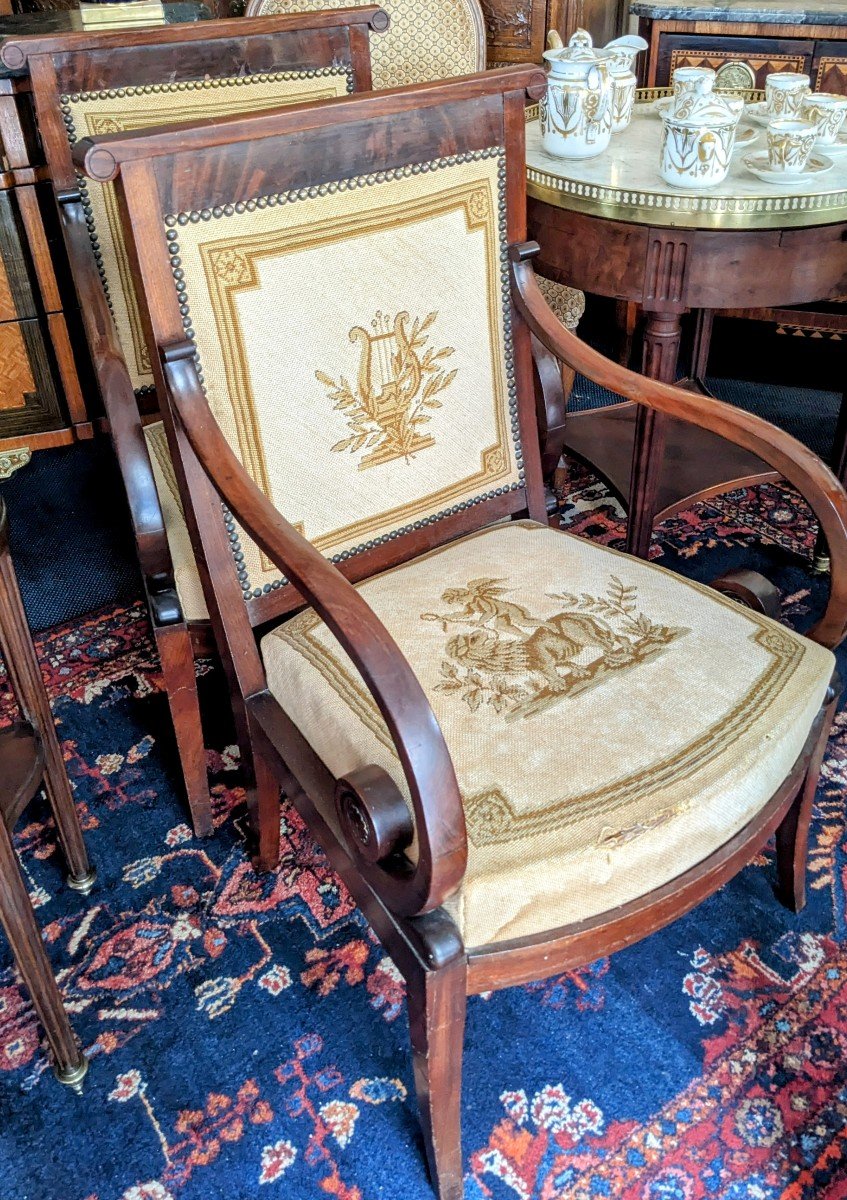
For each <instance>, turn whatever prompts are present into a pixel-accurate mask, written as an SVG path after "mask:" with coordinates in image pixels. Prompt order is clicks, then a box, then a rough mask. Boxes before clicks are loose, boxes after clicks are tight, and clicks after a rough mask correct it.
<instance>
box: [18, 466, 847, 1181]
mask: <svg viewBox="0 0 847 1200" xmlns="http://www.w3.org/2000/svg"><path fill="white" fill-rule="evenodd" d="M567 494H568V496H569V499H568V501H567V503H563V505H562V517H563V521H564V522H565V523H566V524H567V525H568V526H569V527H570V528H572V529H574V530H575V531H576V532H578V533H581V534H584V535H586V536H590V537H594V538H599V539H601V540H604V541H607V542H609V543H612V544H619V542H620V538H621V533H622V524H621V521H620V514H619V512H618V511H617V509H616V507H615V505H614V503H613V502H612V501H610V499H609V497H608V495H606V493H605V492H604V491H603V490H602V488H601V487H600V486H599V485H598V484H597V483H596V482H595V481H594V480H592V479H591V477H590V476H588V475H586V474H585V473H583V472H581V471H579V470H575V471H574V472H573V473H572V478H571V479H570V480H569V481H568V487H567ZM814 532H815V531H814V524H813V522H812V521H811V519H810V515H809V513H808V511H807V510H806V509H805V507H804V506H803V504H802V503H801V502H800V501H799V500H798V499H797V497H796V496H795V495H794V494H793V493H792V492H791V491H790V490H788V489H787V488H783V487H776V486H772V487H766V488H760V489H758V490H752V489H742V490H739V491H736V492H733V493H730V494H729V495H727V496H725V497H723V498H721V499H719V500H716V501H713V502H710V503H708V504H704V505H700V506H698V507H697V508H696V509H693V510H692V511H691V512H688V513H682V514H680V515H679V516H678V517H676V518H675V519H674V520H673V521H670V522H668V523H666V524H665V526H663V527H662V529H661V531H660V536H659V537H658V538H657V539H656V542H655V544H654V548H653V555H654V557H656V558H657V560H659V561H661V562H663V563H664V564H665V565H668V566H670V567H672V568H674V569H678V570H681V571H683V572H685V573H688V574H691V575H694V576H696V577H697V578H702V579H710V578H713V577H714V576H715V575H717V574H719V573H720V572H721V571H722V570H724V569H726V568H728V567H730V566H734V565H740V563H741V561H744V562H745V563H748V564H749V563H750V562H751V560H752V562H753V563H754V564H755V565H757V566H758V567H759V569H764V570H765V571H766V573H768V574H769V575H770V576H771V578H773V579H774V581H775V582H777V584H778V585H779V586H780V588H781V591H782V595H783V599H784V605H783V614H784V617H785V619H786V620H787V621H789V622H791V623H794V624H795V625H797V626H798V627H800V628H803V627H804V626H806V625H807V624H808V622H809V621H810V619H811V617H812V613H813V611H814V609H815V608H816V607H819V605H820V602H821V593H822V590H823V588H824V584H822V583H821V581H820V580H819V579H817V578H815V577H814V576H812V575H811V573H810V571H809V569H808V564H809V562H810V559H811V551H812V546H813V543H814ZM39 649H40V653H41V655H42V662H43V664H44V669H45V673H46V677H47V679H48V684H49V688H50V691H51V695H52V698H53V701H54V708H55V715H56V718H57V721H58V723H59V733H60V737H61V739H62V742H63V746H64V752H65V757H66V761H67V766H68V770H69V773H70V776H71V779H72V781H73V784H74V788H75V792H76V799H77V803H78V806H79V811H80V815H81V817H82V820H83V825H84V828H85V832H86V837H87V840H88V844H89V847H90V850H91V854H92V857H93V859H94V860H95V862H96V865H97V868H98V872H99V879H98V884H97V887H96V889H95V890H94V891H93V892H92V894H91V895H90V896H89V897H87V898H84V897H80V896H79V895H77V894H76V893H74V892H72V891H69V890H68V889H67V888H66V887H65V886H64V884H63V881H62V874H61V865H60V862H59V858H58V855H57V852H56V848H55V842H54V836H53V830H52V826H51V824H50V821H49V819H48V818H47V815H46V812H45V810H44V809H43V808H38V807H35V808H33V809H32V810H31V812H30V815H29V818H28V823H22V824H21V826H20V827H19V830H18V836H17V844H18V848H19V850H20V855H21V861H22V864H23V867H24V871H25V874H26V877H27V880H28V885H29V888H30V891H31V894H32V896H33V900H34V903H35V904H36V906H37V915H38V917H39V920H40V921H41V922H42V925H43V928H44V934H45V938H46V942H47V946H48V950H49V953H50V956H51V959H52V961H53V963H54V964H55V966H56V970H57V974H58V977H59V980H60V983H61V986H62V988H63V991H64V994H65V996H66V998H67V1003H68V1007H69V1009H70V1012H71V1015H72V1019H73V1021H74V1024H75V1026H76V1029H77V1030H78V1032H79V1034H80V1037H81V1039H82V1041H83V1043H84V1045H85V1047H86V1049H87V1051H88V1054H89V1056H90V1060H91V1069H90V1071H89V1075H88V1078H87V1080H86V1085H85V1094H84V1096H83V1097H82V1098H79V1097H76V1096H74V1095H73V1094H72V1093H70V1092H69V1091H67V1090H66V1089H63V1088H61V1087H60V1086H59V1085H58V1084H57V1083H56V1082H55V1081H54V1079H53V1076H52V1074H51V1072H50V1070H49V1064H48V1062H47V1059H46V1056H45V1052H44V1047H43V1045H42V1042H41V1039H40V1032H39V1028H38V1026H37V1023H36V1021H35V1019H34V1015H33V1010H32V1007H31V1005H30V1002H29V1000H28V998H27V996H26V995H25V993H24V992H23V989H22V988H21V987H20V986H19V983H18V980H17V978H16V975H15V972H14V969H13V967H12V965H11V960H10V956H9V953H8V949H7V946H6V944H5V941H4V940H3V939H0V1195H2V1197H3V1200H217V1198H221V1200H222V1198H224V1197H226V1200H241V1198H246V1197H261V1198H264V1197H268V1200H272V1198H273V1197H280V1198H284V1200H300V1198H301V1197H302V1198H304V1200H313V1198H314V1200H317V1198H318V1197H322V1196H324V1197H335V1198H336V1200H377V1198H381V1197H384V1198H386V1200H394V1198H395V1197H403V1200H429V1197H430V1196H431V1194H432V1193H431V1191H430V1190H429V1186H428V1183H427V1179H426V1174H425V1170H424V1166H423V1159H422V1154H421V1145H420V1139H419V1135H418V1132H417V1126H416V1119H415V1111H414V1093H413V1087H412V1079H411V1070H410V1060H409V1054H408V1049H407V1036H408V1030H407V1025H406V1018H405V1012H404V1005H403V987H402V982H401V980H400V978H399V976H398V974H397V972H396V970H395V969H394V967H393V965H392V963H391V962H390V960H389V959H388V958H387V957H386V955H385V953H384V952H383V951H382V950H381V948H380V947H379V945H378V944H377V943H376V942H375V941H374V940H373V938H372V937H371V935H370V934H369V932H368V930H367V928H366V926H365V924H364V923H363V921H362V919H361V917H360V915H359V914H358V912H357V911H356V909H355V907H354V905H353V904H352V903H351V901H350V898H349V896H348V895H347V894H346V892H345V890H344V888H343V887H342V886H341V885H340V884H339V882H338V881H337V880H336V879H335V877H334V876H333V874H332V872H331V871H330V870H329V868H328V866H327V864H326V862H325V860H324V858H323V856H322V855H321V853H320V852H319V850H318V849H317V848H316V847H315V845H314V844H313V843H312V841H311V839H310V837H309V835H308V833H307V831H306V830H305V829H304V827H303V825H302V824H301V823H300V821H299V820H298V819H297V817H296V816H295V815H294V814H293V813H292V812H291V811H290V810H285V811H284V814H283V859H282V863H281V866H280V868H279V870H278V871H277V872H276V873H275V874H273V875H268V876H258V875H256V874H255V873H254V872H253V870H252V869H251V866H250V864H249V860H248V859H247V858H246V857H245V853H244V796H243V791H242V788H241V786H240V778H239V762H238V754H237V751H236V749H235V747H234V746H233V735H232V732H231V729H230V728H229V725H228V720H227V715H226V714H227V703H226V695H225V692H224V690H223V684H222V681H221V679H220V677H219V675H218V673H217V671H215V670H214V669H213V668H212V667H211V666H210V665H204V666H203V668H202V677H201V681H200V682H201V688H202V689H203V693H204V696H203V700H204V705H205V711H206V712H207V713H209V715H210V721H209V728H208V730H207V745H208V746H210V747H211V748H210V750H209V766H210V770H211V773H212V780H213V799H214V806H215V821H216V826H217V830H216V836H215V837H214V838H211V839H209V840H207V841H202V842H201V841H197V840H195V839H194V838H193V836H192V834H191V830H190V828H189V826H188V823H187V817H186V811H185V808H184V807H183V804H182V801H181V799H180V793H179V788H178V786H177V783H176V768H175V761H174V756H173V751H172V748H171V741H170V732H169V726H168V716H167V705H166V702H165V698H164V695H163V693H162V689H161V679H160V676H159V671H158V664H157V661H156V656H155V650H154V647H153V644H152V641H151V638H150V631H149V629H148V626H147V623H146V617H145V614H144V611H143V608H142V606H141V605H140V604H129V605H126V606H122V607H118V608H114V609H109V610H104V611H100V612H97V613H95V614H93V615H91V616H89V617H86V618H84V619H78V620H75V621H73V622H72V623H70V624H65V625H63V626H61V627H58V628H55V629H53V630H50V631H48V632H47V633H46V634H44V635H42V636H40V638H39ZM3 714H4V716H5V717H6V718H8V716H9V714H10V709H9V704H8V701H6V704H5V707H4V708H3ZM564 735H565V737H566V731H564ZM563 746H564V750H565V753H566V740H565V741H564V742H563ZM845 784H847V718H845V717H841V718H840V719H839V723H838V726H837V728H836V731H835V735H834V737H833V739H832V741H831V743H830V746H829V750H828V754H827V758H826V763H825V766H824V772H823V778H822V783H821V787H820V790H819V793H818V797H817V807H816V814H815V824H814V834H813V839H812V847H811V873H810V889H809V891H810V900H809V904H808V906H807V908H806V910H805V912H804V913H803V914H802V915H801V916H799V917H794V916H792V915H791V914H790V913H788V912H787V911H786V910H785V909H784V908H782V907H781V906H780V905H779V904H778V903H777V901H776V900H775V898H774V896H773V892H772V888H773V884H774V878H775V872H774V863H773V856H772V854H771V852H770V851H767V852H765V853H764V854H762V855H761V857H760V860H759V861H758V862H757V863H756V864H754V865H752V866H750V867H748V868H747V869H746V870H745V871H743V872H742V874H741V875H740V876H738V877H737V879H736V880H734V881H733V882H732V883H731V884H730V885H729V886H728V887H726V888H724V889H723V890H722V891H721V892H719V893H718V894H717V895H715V896H713V897H712V898H711V899H710V900H708V901H707V902H706V903H705V904H703V905H701V906H700V907H699V908H697V909H696V910H695V911H694V912H692V913H691V914H689V915H688V916H687V917H686V918H684V919H682V920H681V921H678V922H677V923H675V924H674V925H672V926H671V927H670V928H668V929H666V930H664V931H662V932H660V933H657V934H655V935H653V936H652V937H651V938H649V939H647V940H646V941H644V942H642V943H641V944H640V945H637V946H634V947H632V948H630V949H628V950H626V951H624V952H622V953H620V954H618V955H616V956H615V957H614V958H612V959H603V960H601V961H599V962H596V963H594V964H592V965H591V966H589V967H586V968H585V969H583V970H579V971H573V972H568V973H567V974H565V975H561V976H558V977H556V978H553V979H549V980H546V981H544V982H542V983H538V984H532V985H529V986H527V987H522V988H513V989H509V990H507V991H503V992H499V993H496V994H492V995H483V996H479V997H476V998H474V999H472V1000H471V1001H470V1003H469V1010H468V1029H467V1036H466V1053H465V1063H466V1069H465V1078H464V1088H463V1121H464V1147H465V1154H466V1188H465V1193H466V1197H468V1200H598V1198H601V1197H602V1198H613V1200H712V1198H716V1200H777V1198H784V1200H837V1198H839V1197H847V897H846V896H845V884H847V833H845V821H844V789H845Z"/></svg>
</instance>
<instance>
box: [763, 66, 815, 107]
mask: <svg viewBox="0 0 847 1200" xmlns="http://www.w3.org/2000/svg"><path fill="white" fill-rule="evenodd" d="M810 90H811V89H810V86H809V76H808V75H798V74H797V73H796V72H794V71H775V72H774V73H773V74H772V75H768V76H767V78H766V79H765V104H766V105H767V109H768V113H769V115H770V116H772V117H798V116H799V115H800V109H801V108H802V105H803V101H804V100H805V99H806V98H807V97H808V95H809V92H810Z"/></svg>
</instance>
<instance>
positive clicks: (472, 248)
mask: <svg viewBox="0 0 847 1200" xmlns="http://www.w3.org/2000/svg"><path fill="white" fill-rule="evenodd" d="M503 171H504V158H503V154H502V151H501V149H500V148H499V147H492V148H490V149H487V150H480V151H474V152H473V153H472V154H468V155H465V156H460V157H458V158H457V159H454V160H450V161H448V160H438V161H436V162H434V163H424V164H415V165H414V166H409V167H403V168H398V169H397V170H395V171H388V172H384V173H383V172H380V174H379V175H370V176H367V177H362V178H359V179H355V180H344V181H342V182H341V183H339V184H335V183H331V184H325V185H322V186H321V187H320V188H313V189H310V192H311V194H310V193H309V192H305V191H303V192H299V193H296V194H289V195H286V196H282V197H276V196H274V197H270V198H267V199H263V200H262V201H261V202H259V203H257V202H254V201H250V202H246V203H244V204H242V205H239V206H236V211H235V212H234V213H231V215H225V214H223V213H222V214H221V215H220V216H214V215H212V214H210V213H209V212H208V210H207V211H206V213H205V215H204V216H203V218H202V219H192V217H190V216H188V215H187V214H181V215H179V216H173V217H169V218H168V229H167V234H168V237H169V238H170V239H171V246H172V250H173V252H174V253H175V254H176V255H177V256H178V258H179V269H178V270H177V272H176V276H175V286H176V289H177V296H178V298H179V300H180V303H181V304H186V305H187V311H188V318H189V320H190V322H191V326H190V329H189V330H188V332H189V336H191V337H193V338H194V342H195V345H196V347H197V352H198V359H199V365H200V368H201V372H202V377H203V384H204V388H205V390H206V394H207V396H208V399H209V404H210V406H211V408H212V411H213V412H214V414H215V417H216V419H217V421H218V423H219V425H220V426H221V429H222V431H223V433H224V435H225V437H226V438H227V439H228V440H229V442H230V444H231V445H232V447H233V449H234V450H235V452H236V454H237V455H238V457H239V458H240V460H241V462H242V463H243V464H244V466H245V467H246V468H247V470H248V471H249V472H250V474H251V475H252V477H253V478H254V479H255V480H256V482H257V483H258V485H259V486H260V487H261V488H262V490H263V491H264V492H265V494H266V495H267V496H269V497H270V498H271V499H272V500H273V502H274V504H275V505H276V507H277V508H278V509H279V510H280V511H281V512H282V513H284V514H285V516H286V517H287V518H288V519H289V520H290V521H292V522H294V523H296V524H297V525H298V527H299V528H301V529H302V530H303V532H304V534H305V536H306V537H308V538H309V539H310V541H312V542H313V544H314V545H315V546H316V547H317V548H318V549H319V550H320V551H321V552H322V553H324V554H326V555H328V556H330V557H335V558H336V559H338V558H341V557H345V558H346V557H348V556H349V555H350V554H351V553H356V552H359V551H361V550H362V549H364V548H365V547H368V546H372V545H373V544H374V543H376V542H381V541H386V540H388V539H389V538H393V537H394V536H396V535H397V533H398V532H402V531H404V530H408V529H410V528H413V527H414V526H415V525H420V524H421V523H423V522H432V521H433V520H437V519H438V518H439V517H440V516H444V515H446V514H447V513H450V512H455V511H457V510H458V508H459V507H467V506H469V505H471V504H473V503H476V502H477V501H478V500H480V499H482V498H484V497H487V496H491V495H493V494H494V493H496V492H503V491H507V490H509V489H514V488H517V487H519V486H520V483H521V480H522V466H521V458H520V451H519V442H518V431H517V416H516V410H515V400H514V382H513V369H512V352H511V336H510V333H509V331H508V328H507V320H510V318H509V316H508V296H509V290H508V289H509V284H508V262H507V258H506V252H507V246H506V240H505V230H504V215H503V212H502V209H501V206H500V200H499V188H500V185H501V181H502V175H503ZM217 211H218V212H221V210H217ZM198 216H199V214H198ZM510 393H511V396H510ZM231 540H232V545H233V553H234V555H235V556H236V562H237V564H238V569H239V574H240V578H241V581H242V588H243V591H244V593H245V595H246V596H250V595H253V596H255V595H260V594H261V593H262V591H268V590H270V589H271V588H272V587H275V586H278V585H279V582H280V577H279V572H278V570H277V568H276V567H275V566H274V565H273V563H271V562H269V561H268V560H267V559H266V558H265V557H264V555H262V554H261V553H260V552H259V551H258V549H257V548H256V547H255V546H254V545H253V544H252V543H251V542H250V541H249V539H247V538H246V537H244V536H243V534H242V533H240V532H239V531H238V530H237V528H234V529H233V532H232V534H231ZM242 554H243V559H242V557H241V556H242Z"/></svg>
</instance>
